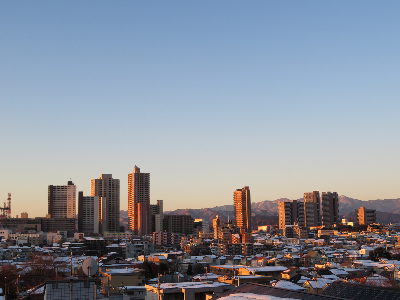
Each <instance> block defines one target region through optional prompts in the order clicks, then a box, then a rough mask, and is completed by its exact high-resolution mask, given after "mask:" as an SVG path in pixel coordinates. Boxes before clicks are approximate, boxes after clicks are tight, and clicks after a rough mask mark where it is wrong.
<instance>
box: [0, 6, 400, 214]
mask: <svg viewBox="0 0 400 300" xmlns="http://www.w3.org/2000/svg"><path fill="white" fill-rule="evenodd" d="M399 15H400V3H399V2H397V1H385V2H376V1H351V2H348V1H334V2H333V1H332V2H328V1H323V2H321V1H302V2H298V1H267V2H262V1H257V2H244V1H218V2H214V1H191V2H185V1H174V2H149V1H118V2H107V1H85V2H79V1H68V2H44V1H35V2H11V1H3V2H1V3H0V26H1V28H2V29H3V30H1V31H0V45H1V48H0V51H1V52H0V53H1V65H0V103H1V118H0V127H1V140H2V143H1V145H2V146H1V148H0V154H1V155H0V165H1V172H0V205H2V203H3V202H4V201H5V200H6V198H7V193H8V192H11V193H12V216H14V217H15V215H20V214H21V212H24V211H26V212H28V213H29V216H30V217H34V216H45V215H46V213H47V186H48V185H50V184H52V185H63V184H66V183H67V181H68V180H70V178H71V180H72V181H73V182H74V183H75V184H76V185H77V190H78V191H84V194H85V195H89V194H90V180H91V179H93V178H98V177H99V176H100V175H101V174H102V173H104V174H110V173H111V174H113V177H114V178H118V179H120V181H121V209H123V210H126V209H127V177H128V173H130V172H132V170H133V167H134V166H135V165H137V166H139V167H140V168H141V171H142V172H146V173H147V172H149V173H151V202H152V203H154V202H155V201H156V200H157V199H163V200H164V209H165V210H174V209H177V208H202V207H214V206H219V205H227V204H232V201H233V200H232V199H233V198H232V197H233V191H234V190H235V189H237V188H242V187H243V186H245V185H247V186H249V187H250V190H251V197H252V202H259V201H263V200H275V199H278V198H289V199H298V198H300V197H302V195H303V193H304V192H308V191H313V190H319V191H321V192H322V191H336V192H338V194H339V195H346V196H348V197H351V198H356V199H360V200H373V199H385V198H386V199H393V198H398V197H400V190H399V188H398V186H399V184H398V179H399V178H400V168H399V162H400V158H399V155H398V149H399V148H400V147H399V146H400V145H399V143H400V142H399V138H398V136H399V129H400V124H399V123H400V118H399V116H398V113H399V111H400V101H399V95H400V93H399V92H400V84H399V82H400V78H399V77H400V72H399V70H400V56H399V53H400V40H399V39H398V32H400V28H399V27H400V22H399V21H398V16H399Z"/></svg>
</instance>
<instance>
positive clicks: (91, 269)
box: [82, 257, 98, 276]
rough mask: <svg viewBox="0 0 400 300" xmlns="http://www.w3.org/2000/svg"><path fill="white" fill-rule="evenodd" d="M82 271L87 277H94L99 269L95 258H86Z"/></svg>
mask: <svg viewBox="0 0 400 300" xmlns="http://www.w3.org/2000/svg"><path fill="white" fill-rule="evenodd" d="M82 269H83V272H84V273H85V274H86V276H93V275H94V274H96V272H97V269H98V266H97V262H96V260H95V259H94V258H93V257H88V258H86V259H85V260H84V261H83V264H82Z"/></svg>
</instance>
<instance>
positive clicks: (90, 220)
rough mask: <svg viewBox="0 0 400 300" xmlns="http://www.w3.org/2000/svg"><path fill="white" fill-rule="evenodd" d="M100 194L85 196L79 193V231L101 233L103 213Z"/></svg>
mask: <svg viewBox="0 0 400 300" xmlns="http://www.w3.org/2000/svg"><path fill="white" fill-rule="evenodd" d="M99 205H100V201H99V196H83V192H79V193H78V231H79V232H83V233H99V227H100V226H99V225H100V218H101V215H100V213H99V211H100V208H99Z"/></svg>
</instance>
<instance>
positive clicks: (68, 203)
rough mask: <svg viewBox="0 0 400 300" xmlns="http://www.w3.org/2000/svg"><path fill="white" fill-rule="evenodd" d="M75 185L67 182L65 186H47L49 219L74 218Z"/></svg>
mask: <svg viewBox="0 0 400 300" xmlns="http://www.w3.org/2000/svg"><path fill="white" fill-rule="evenodd" d="M75 203H76V185H74V184H73V182H72V181H68V184H67V185H49V187H48V214H49V215H50V216H51V218H75V216H76V207H75V205H76V204H75Z"/></svg>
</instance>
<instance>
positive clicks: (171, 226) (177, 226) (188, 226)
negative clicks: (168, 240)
mask: <svg viewBox="0 0 400 300" xmlns="http://www.w3.org/2000/svg"><path fill="white" fill-rule="evenodd" d="M163 227H164V230H165V231H167V232H173V233H181V234H192V233H193V231H194V219H193V218H192V217H191V216H189V215H165V216H164V224H163Z"/></svg>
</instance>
